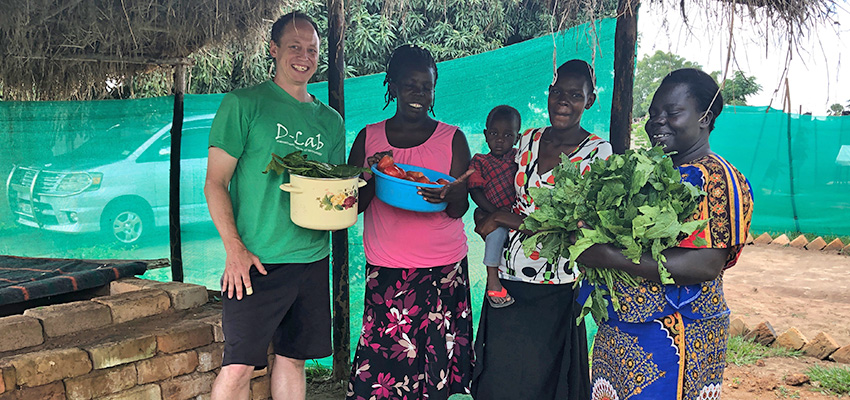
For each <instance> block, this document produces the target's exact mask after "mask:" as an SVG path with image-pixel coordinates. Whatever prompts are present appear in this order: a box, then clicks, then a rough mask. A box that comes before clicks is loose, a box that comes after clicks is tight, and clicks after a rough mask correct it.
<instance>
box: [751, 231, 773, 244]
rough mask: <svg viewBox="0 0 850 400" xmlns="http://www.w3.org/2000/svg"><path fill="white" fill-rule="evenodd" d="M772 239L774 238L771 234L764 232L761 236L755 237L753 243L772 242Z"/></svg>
mask: <svg viewBox="0 0 850 400" xmlns="http://www.w3.org/2000/svg"><path fill="white" fill-rule="evenodd" d="M772 241H773V238H772V237H770V234H769V233H767V232H765V233H762V234H761V235H759V237H757V238H755V239H754V240H753V243H755V244H770V242H772Z"/></svg>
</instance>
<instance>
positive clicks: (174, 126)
mask: <svg viewBox="0 0 850 400" xmlns="http://www.w3.org/2000/svg"><path fill="white" fill-rule="evenodd" d="M187 69H188V65H187V64H185V63H180V64H175V65H174V116H173V117H172V120H171V153H170V157H169V158H170V161H171V169H170V170H169V173H168V181H169V188H168V232H169V235H168V236H169V242H170V245H171V246H170V247H171V280H173V281H175V282H183V248H182V242H181V240H182V239H181V238H180V140H181V139H182V138H183V95H184V94H185V93H186V71H187ZM151 228H152V227H151Z"/></svg>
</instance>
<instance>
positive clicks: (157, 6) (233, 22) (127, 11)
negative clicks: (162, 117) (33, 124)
mask: <svg viewBox="0 0 850 400" xmlns="http://www.w3.org/2000/svg"><path fill="white" fill-rule="evenodd" d="M285 2H286V0H101V1H95V0H24V1H20V0H0V10H2V11H0V83H1V84H2V87H3V91H4V92H5V93H4V94H5V95H6V96H8V97H12V98H18V99H31V98H37V99H39V100H46V99H61V98H87V97H90V95H89V93H87V92H88V91H91V90H98V89H102V88H103V87H105V85H106V81H107V79H109V78H120V77H125V76H132V75H133V74H135V73H137V72H139V71H141V70H145V69H147V68H150V66H151V65H156V64H173V63H177V62H181V58H184V57H187V56H188V55H189V54H191V53H192V52H193V51H195V50H198V49H200V48H202V47H204V46H207V45H210V44H214V43H218V42H221V41H222V40H228V39H231V38H233V37H237V36H238V37H250V38H258V37H263V36H262V35H263V34H264V32H265V30H266V29H267V28H268V26H269V22H268V20H269V19H272V20H273V19H274V18H276V17H278V16H279V15H280V7H281V5H282V4H283V3H285ZM34 93H38V94H37V95H35V94H34Z"/></svg>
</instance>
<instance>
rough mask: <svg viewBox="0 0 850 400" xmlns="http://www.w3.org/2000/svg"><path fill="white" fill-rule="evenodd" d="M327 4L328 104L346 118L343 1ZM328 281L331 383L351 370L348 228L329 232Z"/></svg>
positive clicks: (331, 1)
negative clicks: (331, 339)
mask: <svg viewBox="0 0 850 400" xmlns="http://www.w3.org/2000/svg"><path fill="white" fill-rule="evenodd" d="M327 5H328V104H329V105H330V106H331V107H333V108H334V109H335V110H336V111H337V112H338V113H339V115H341V116H342V118H343V119H344V118H345V91H344V88H345V84H344V82H345V51H344V50H345V48H344V42H345V2H344V0H327ZM331 250H332V251H331V255H332V258H333V261H332V269H331V284H332V286H333V303H332V305H331V306H332V311H333V329H332V333H333V352H334V353H333V373H332V379H333V380H334V382H339V381H343V380H347V379H348V375H349V373H350V372H351V341H350V338H351V327H350V321H349V317H350V309H351V307H350V302H349V288H348V230H347V229H341V230H338V231H334V232H333V233H332V234H331Z"/></svg>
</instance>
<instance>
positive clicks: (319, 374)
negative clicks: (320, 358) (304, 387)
mask: <svg viewBox="0 0 850 400" xmlns="http://www.w3.org/2000/svg"><path fill="white" fill-rule="evenodd" d="M304 372H305V374H306V375H307V381H308V382H311V381H316V380H318V381H327V380H329V379H330V378H331V375H333V369H332V368H330V367H326V366H324V365H322V364H319V363H318V362H317V361H316V360H313V364H312V365H307V367H306V368H304Z"/></svg>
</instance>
